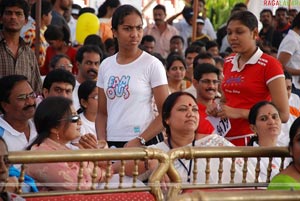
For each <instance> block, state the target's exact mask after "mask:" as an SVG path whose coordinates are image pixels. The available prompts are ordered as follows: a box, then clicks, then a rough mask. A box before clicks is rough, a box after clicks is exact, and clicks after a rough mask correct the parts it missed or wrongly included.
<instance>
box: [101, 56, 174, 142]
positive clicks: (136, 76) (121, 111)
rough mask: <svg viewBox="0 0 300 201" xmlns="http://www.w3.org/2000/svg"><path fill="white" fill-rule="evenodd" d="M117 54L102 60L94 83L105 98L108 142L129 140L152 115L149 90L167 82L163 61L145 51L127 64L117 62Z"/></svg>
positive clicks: (142, 127) (144, 126)
mask: <svg viewBox="0 0 300 201" xmlns="http://www.w3.org/2000/svg"><path fill="white" fill-rule="evenodd" d="M116 57H117V54H115V55H113V56H111V57H108V58H106V59H105V60H104V61H103V62H102V63H101V66H100V70H99V74H98V80H97V86H98V87H100V88H102V89H104V92H105V95H106V99H107V127H106V131H107V141H130V140H131V139H133V138H135V137H137V136H139V135H140V133H142V132H143V131H144V130H145V129H146V128H147V127H148V126H149V124H150V123H151V122H152V121H153V119H154V118H155V115H154V112H153V107H152V97H153V92H152V89H153V88H155V87H157V86H161V85H167V83H168V82H167V77H166V72H165V69H164V66H163V65H162V63H161V62H160V61H159V60H158V59H157V58H155V57H153V56H152V55H150V54H148V53H146V52H145V51H144V52H143V53H142V54H141V56H139V57H138V58H137V59H136V60H135V61H133V62H131V63H129V64H124V65H120V64H118V63H117V60H116Z"/></svg>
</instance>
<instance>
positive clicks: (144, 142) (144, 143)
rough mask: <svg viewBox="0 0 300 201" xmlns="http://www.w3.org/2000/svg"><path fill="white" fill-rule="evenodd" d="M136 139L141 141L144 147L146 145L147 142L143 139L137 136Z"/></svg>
mask: <svg viewBox="0 0 300 201" xmlns="http://www.w3.org/2000/svg"><path fill="white" fill-rule="evenodd" d="M136 138H137V139H139V140H140V143H141V144H142V145H143V146H145V145H146V140H145V139H144V138H143V137H141V136H137V137H136Z"/></svg>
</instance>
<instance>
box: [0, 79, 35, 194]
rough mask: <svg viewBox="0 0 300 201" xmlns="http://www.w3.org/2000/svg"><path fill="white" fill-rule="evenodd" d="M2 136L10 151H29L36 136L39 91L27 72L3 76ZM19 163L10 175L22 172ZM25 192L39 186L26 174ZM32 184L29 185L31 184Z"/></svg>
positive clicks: (0, 81) (0, 97)
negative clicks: (36, 110)
mask: <svg viewBox="0 0 300 201" xmlns="http://www.w3.org/2000/svg"><path fill="white" fill-rule="evenodd" d="M0 91H1V93H0V111H1V113H2V115H1V116H0V137H2V138H3V139H4V141H5V142H6V144H7V149H8V151H22V150H26V148H27V146H28V145H29V144H31V143H32V142H33V141H34V140H35V139H36V136H37V131H36V128H35V125H34V123H33V121H32V118H33V116H34V113H35V109H36V94H35V92H34V91H33V89H32V87H31V85H30V83H29V82H28V79H27V77H25V76H24V75H9V76H5V77H2V78H1V79H0ZM19 168H20V166H19V165H14V166H11V167H10V168H9V176H16V177H18V176H19V175H20V172H19ZM24 182H25V184H28V185H25V186H23V187H22V191H23V192H29V191H33V192H36V191H37V189H36V187H35V185H33V186H32V185H31V184H34V181H33V180H32V178H30V177H28V176H27V175H25V181H24ZM28 182H29V183H30V184H29V183H28Z"/></svg>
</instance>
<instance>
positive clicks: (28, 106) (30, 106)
mask: <svg viewBox="0 0 300 201" xmlns="http://www.w3.org/2000/svg"><path fill="white" fill-rule="evenodd" d="M32 107H33V108H35V107H36V104H33V105H27V106H26V107H24V108H23V110H24V111H26V110H29V109H30V108H32Z"/></svg>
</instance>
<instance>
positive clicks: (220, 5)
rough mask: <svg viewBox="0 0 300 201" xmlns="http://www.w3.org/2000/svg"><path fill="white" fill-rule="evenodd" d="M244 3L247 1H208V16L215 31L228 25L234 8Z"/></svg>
mask: <svg viewBox="0 0 300 201" xmlns="http://www.w3.org/2000/svg"><path fill="white" fill-rule="evenodd" d="M240 2H243V3H245V0H244V1H243V0H207V1H206V6H205V7H206V9H207V16H208V17H209V19H210V20H211V22H212V24H213V26H214V28H215V30H218V28H219V27H220V26H221V25H222V24H224V23H226V21H227V19H228V18H229V15H230V11H231V9H232V8H233V6H234V4H236V3H240Z"/></svg>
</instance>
